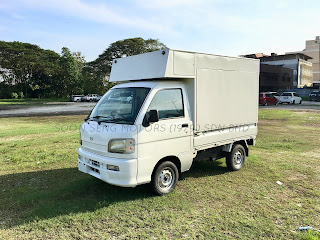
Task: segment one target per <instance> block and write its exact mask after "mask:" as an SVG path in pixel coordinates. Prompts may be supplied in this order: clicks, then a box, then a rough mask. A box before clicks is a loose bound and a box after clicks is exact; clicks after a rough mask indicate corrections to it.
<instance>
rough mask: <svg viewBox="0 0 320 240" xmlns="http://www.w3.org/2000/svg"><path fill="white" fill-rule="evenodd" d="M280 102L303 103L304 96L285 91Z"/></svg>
mask: <svg viewBox="0 0 320 240" xmlns="http://www.w3.org/2000/svg"><path fill="white" fill-rule="evenodd" d="M280 103H281V104H282V103H288V104H296V103H299V104H301V103H302V98H301V97H300V96H299V94H297V93H296V92H283V93H282V94H281V96H280Z"/></svg>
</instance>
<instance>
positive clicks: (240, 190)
mask: <svg viewBox="0 0 320 240" xmlns="http://www.w3.org/2000/svg"><path fill="white" fill-rule="evenodd" d="M83 118H84V116H59V117H34V118H33V117H30V118H10V119H1V118H0V163H1V165H0V186H1V188H0V239H36V238H40V239H47V238H57V239H70V238H77V239H78V238H90V239H152V238H155V239H182V238H186V239H309V240H311V239H320V234H319V233H317V232H315V231H312V230H310V231H308V232H299V230H298V229H299V227H301V226H308V225H309V226H312V227H314V228H320V189H319V186H320V167H319V161H320V147H319V146H320V113H319V112H301V111H300V112H294V111H290V110H271V109H270V110H269V109H266V110H261V111H260V113H259V119H260V120H259V133H258V139H257V145H256V146H255V147H251V148H250V157H249V158H247V160H246V167H245V168H244V169H242V170H241V171H238V172H230V171H228V170H227V169H226V166H225V163H224V160H223V159H222V160H219V161H216V162H195V163H194V164H193V166H192V168H191V170H190V171H189V172H187V173H185V174H183V177H182V179H181V180H180V181H179V182H178V185H177V188H176V189H175V191H174V192H173V193H171V194H169V195H166V196H163V197H156V196H153V195H152V193H151V192H150V188H149V186H148V185H142V186H138V187H136V188H120V187H115V186H111V185H108V184H106V183H104V182H102V181H100V180H98V179H95V178H94V177H91V176H89V175H86V174H83V173H81V172H79V171H78V170H77V160H76V157H77V152H76V149H77V147H78V145H79V143H78V142H79V137H78V128H79V127H80V124H81V122H82V120H83ZM276 181H281V182H282V183H283V185H282V186H280V185H278V184H276Z"/></svg>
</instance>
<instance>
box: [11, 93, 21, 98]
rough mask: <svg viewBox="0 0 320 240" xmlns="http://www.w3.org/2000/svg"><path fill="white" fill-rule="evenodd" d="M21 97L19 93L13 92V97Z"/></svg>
mask: <svg viewBox="0 0 320 240" xmlns="http://www.w3.org/2000/svg"><path fill="white" fill-rule="evenodd" d="M18 97H19V95H18V93H16V92H13V93H11V98H14V99H17V98H18Z"/></svg>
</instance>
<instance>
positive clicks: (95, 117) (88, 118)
mask: <svg viewBox="0 0 320 240" xmlns="http://www.w3.org/2000/svg"><path fill="white" fill-rule="evenodd" d="M98 118H106V117H105V116H99V115H98V116H94V117H87V118H86V119H84V121H87V120H90V119H98Z"/></svg>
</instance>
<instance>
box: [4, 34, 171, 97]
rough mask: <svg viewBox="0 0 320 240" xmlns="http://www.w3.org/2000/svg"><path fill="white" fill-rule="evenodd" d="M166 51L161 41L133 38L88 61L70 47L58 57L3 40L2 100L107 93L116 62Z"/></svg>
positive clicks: (119, 42)
mask: <svg viewBox="0 0 320 240" xmlns="http://www.w3.org/2000/svg"><path fill="white" fill-rule="evenodd" d="M163 48H166V46H165V45H164V44H163V43H161V42H159V40H157V39H147V40H145V39H143V38H130V39H124V40H120V41H116V42H114V43H112V44H110V45H109V47H108V48H106V50H105V51H104V52H103V53H102V54H101V55H99V57H98V58H97V59H96V60H94V61H92V62H86V61H85V58H84V57H83V56H82V55H81V53H80V52H71V51H70V49H68V48H67V47H63V48H62V49H61V53H60V54H58V53H56V52H54V51H51V50H45V49H42V48H40V47H39V46H37V45H34V44H30V43H22V42H5V41H0V98H63V97H68V96H70V95H74V94H89V93H98V94H103V93H105V92H106V91H107V90H108V89H109V88H110V87H111V86H112V84H111V83H109V82H108V76H109V75H110V71H111V65H112V62H113V59H115V58H121V57H125V56H131V55H136V54H141V53H146V52H152V51H155V50H159V49H163Z"/></svg>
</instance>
